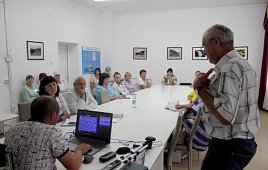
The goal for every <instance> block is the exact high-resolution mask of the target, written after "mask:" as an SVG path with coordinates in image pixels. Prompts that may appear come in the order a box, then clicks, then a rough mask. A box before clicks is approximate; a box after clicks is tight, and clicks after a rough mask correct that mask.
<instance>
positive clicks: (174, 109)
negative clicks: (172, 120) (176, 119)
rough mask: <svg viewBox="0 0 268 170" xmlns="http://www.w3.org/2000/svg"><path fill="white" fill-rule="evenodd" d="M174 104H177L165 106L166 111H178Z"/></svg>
mask: <svg viewBox="0 0 268 170" xmlns="http://www.w3.org/2000/svg"><path fill="white" fill-rule="evenodd" d="M176 104H178V102H168V105H167V106H166V109H168V110H172V111H175V112H178V111H179V109H176V108H175V105H176Z"/></svg>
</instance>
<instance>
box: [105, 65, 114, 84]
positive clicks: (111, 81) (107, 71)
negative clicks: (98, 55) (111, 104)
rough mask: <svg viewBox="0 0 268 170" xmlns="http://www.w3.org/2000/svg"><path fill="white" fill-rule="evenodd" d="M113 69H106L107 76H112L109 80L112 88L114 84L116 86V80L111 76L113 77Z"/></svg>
mask: <svg viewBox="0 0 268 170" xmlns="http://www.w3.org/2000/svg"><path fill="white" fill-rule="evenodd" d="M111 71H112V69H111V67H109V66H107V67H106V68H105V72H106V73H107V74H109V76H110V78H109V84H110V85H111V86H112V85H113V84H114V79H113V77H112V76H111V75H112V72H111Z"/></svg>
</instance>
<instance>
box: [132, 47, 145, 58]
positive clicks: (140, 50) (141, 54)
mask: <svg viewBox="0 0 268 170" xmlns="http://www.w3.org/2000/svg"><path fill="white" fill-rule="evenodd" d="M133 60H147V48H144V47H134V48H133Z"/></svg>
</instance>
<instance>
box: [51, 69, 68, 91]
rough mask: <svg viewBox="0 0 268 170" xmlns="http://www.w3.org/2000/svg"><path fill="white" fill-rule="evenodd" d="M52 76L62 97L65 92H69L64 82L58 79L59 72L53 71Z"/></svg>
mask: <svg viewBox="0 0 268 170" xmlns="http://www.w3.org/2000/svg"><path fill="white" fill-rule="evenodd" d="M53 76H54V78H55V80H56V81H57V84H58V86H59V88H60V93H63V95H64V94H65V92H67V91H68V90H69V85H68V83H67V82H65V81H64V80H61V79H60V72H59V71H54V73H53Z"/></svg>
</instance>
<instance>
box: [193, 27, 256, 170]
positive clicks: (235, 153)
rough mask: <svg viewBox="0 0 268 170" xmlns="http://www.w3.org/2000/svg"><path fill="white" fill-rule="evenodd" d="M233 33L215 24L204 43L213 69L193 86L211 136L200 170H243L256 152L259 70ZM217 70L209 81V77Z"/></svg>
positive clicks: (195, 81)
mask: <svg viewBox="0 0 268 170" xmlns="http://www.w3.org/2000/svg"><path fill="white" fill-rule="evenodd" d="M233 42H234V40H233V32H232V31H231V30H230V29H229V28H227V27H226V26H223V25H214V26H212V27H210V28H209V29H208V30H207V31H206V32H205V33H204V34H203V39H202V44H203V47H204V49H205V51H204V54H205V55H207V57H208V59H209V62H210V63H212V64H214V65H215V67H214V69H210V70H209V71H208V72H207V73H205V74H202V75H199V76H197V77H196V78H195V80H194V83H193V88H194V89H195V91H196V94H198V95H199V96H200V97H201V99H202V102H203V103H204V105H205V106H203V107H201V106H200V107H201V108H202V111H203V123H204V125H205V128H206V131H207V133H209V134H210V135H211V137H212V140H211V142H210V145H209V149H208V151H207V153H206V156H205V158H204V161H203V164H202V167H201V169H202V170H206V169H217V170H218V169H220V170H229V169H244V167H246V165H247V164H248V163H249V162H250V160H251V159H252V158H253V156H254V155H255V153H256V150H257V145H256V143H255V138H254V137H255V135H256V133H257V131H258V130H259V128H260V120H259V109H258V105H257V104H258V88H257V83H256V77H257V76H256V72H255V70H254V69H253V67H252V66H251V65H250V64H249V63H248V62H247V61H246V60H245V59H244V58H242V57H241V56H240V55H239V53H238V52H237V51H236V50H235V49H234V46H233ZM213 70H214V71H215V73H216V75H215V78H214V80H213V81H212V82H211V83H210V81H211V80H210V79H209V78H208V76H209V75H210V74H211V73H212V72H213Z"/></svg>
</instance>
